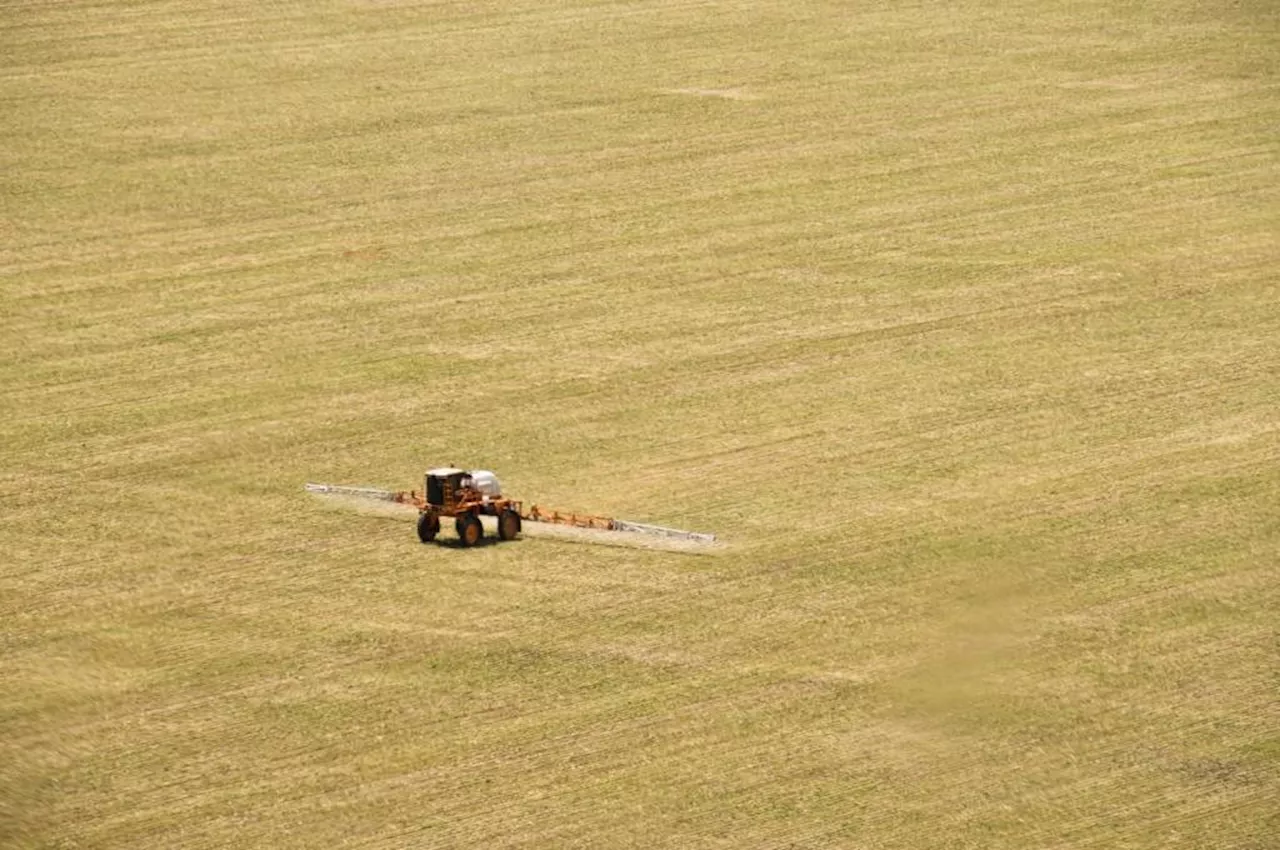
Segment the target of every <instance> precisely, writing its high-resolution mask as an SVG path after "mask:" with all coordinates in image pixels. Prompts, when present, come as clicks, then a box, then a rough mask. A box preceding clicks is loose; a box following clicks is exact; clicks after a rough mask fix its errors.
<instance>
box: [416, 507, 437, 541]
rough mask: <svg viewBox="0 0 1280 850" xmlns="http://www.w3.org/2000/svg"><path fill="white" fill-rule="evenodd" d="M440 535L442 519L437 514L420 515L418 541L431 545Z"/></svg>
mask: <svg viewBox="0 0 1280 850" xmlns="http://www.w3.org/2000/svg"><path fill="white" fill-rule="evenodd" d="M439 533H440V517H438V516H436V515H435V514H428V513H421V514H418V539H419V540H421V541H422V542H423V543H430V542H431V541H432V540H435V539H436V535H437V534H439Z"/></svg>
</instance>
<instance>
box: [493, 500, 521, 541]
mask: <svg viewBox="0 0 1280 850" xmlns="http://www.w3.org/2000/svg"><path fill="white" fill-rule="evenodd" d="M519 533H520V514H518V513H516V512H515V511H513V510H511V508H507V509H506V510H505V511H503V512H502V513H501V514H500V515H499V516H498V537H499V539H502V540H515V539H516V535H517V534H519Z"/></svg>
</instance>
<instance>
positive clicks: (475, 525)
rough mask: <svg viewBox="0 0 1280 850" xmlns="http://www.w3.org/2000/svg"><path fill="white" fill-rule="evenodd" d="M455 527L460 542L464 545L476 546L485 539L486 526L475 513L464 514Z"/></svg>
mask: <svg viewBox="0 0 1280 850" xmlns="http://www.w3.org/2000/svg"><path fill="white" fill-rule="evenodd" d="M453 527H454V528H456V529H457V531H458V542H459V543H461V544H462V545H463V546H474V545H476V544H477V543H479V542H480V541H481V540H483V539H484V526H483V525H481V524H480V517H478V516H476V515H475V514H462V515H461V516H459V517H458V520H457V522H455V523H454V526H453Z"/></svg>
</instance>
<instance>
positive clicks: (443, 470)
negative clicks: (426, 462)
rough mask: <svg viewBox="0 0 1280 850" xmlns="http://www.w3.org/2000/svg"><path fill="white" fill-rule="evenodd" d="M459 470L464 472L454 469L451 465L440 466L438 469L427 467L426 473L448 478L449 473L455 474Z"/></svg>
mask: <svg viewBox="0 0 1280 850" xmlns="http://www.w3.org/2000/svg"><path fill="white" fill-rule="evenodd" d="M459 472H466V470H465V469H454V468H453V467H452V466H442V467H440V468H439V469H428V470H427V475H434V476H436V477H437V478H448V477H449V476H450V475H457V474H458V473H459Z"/></svg>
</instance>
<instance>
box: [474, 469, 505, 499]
mask: <svg viewBox="0 0 1280 850" xmlns="http://www.w3.org/2000/svg"><path fill="white" fill-rule="evenodd" d="M471 486H472V487H474V488H475V489H476V490H477V491H479V493H480V495H481V496H488V497H489V498H490V499H497V498H499V497H501V496H502V485H501V484H499V483H498V476H496V475H494V474H493V473H492V472H490V471H489V470H487V469H473V470H471Z"/></svg>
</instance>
